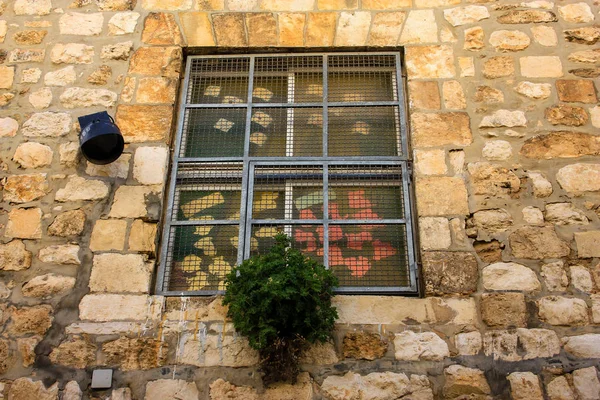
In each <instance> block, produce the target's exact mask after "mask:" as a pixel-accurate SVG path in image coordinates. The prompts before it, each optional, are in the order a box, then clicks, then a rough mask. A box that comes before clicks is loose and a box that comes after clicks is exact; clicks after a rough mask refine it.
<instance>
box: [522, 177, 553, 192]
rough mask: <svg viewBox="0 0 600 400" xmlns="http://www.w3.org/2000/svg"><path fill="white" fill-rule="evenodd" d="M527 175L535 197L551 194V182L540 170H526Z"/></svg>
mask: <svg viewBox="0 0 600 400" xmlns="http://www.w3.org/2000/svg"><path fill="white" fill-rule="evenodd" d="M527 176H528V177H529V179H531V185H532V187H533V195H534V196H535V197H548V196H550V195H551V194H552V191H553V189H552V183H550V181H549V180H548V179H546V177H545V176H544V175H542V174H541V173H540V172H528V173H527Z"/></svg>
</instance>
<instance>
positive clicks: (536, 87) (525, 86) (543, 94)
mask: <svg viewBox="0 0 600 400" xmlns="http://www.w3.org/2000/svg"><path fill="white" fill-rule="evenodd" d="M515 90H516V91H517V93H519V94H522V95H523V96H526V97H529V98H531V99H536V100H539V99H547V98H548V97H550V95H551V94H552V85H550V84H549V83H533V82H528V81H523V82H519V84H518V85H517V86H516V87H515Z"/></svg>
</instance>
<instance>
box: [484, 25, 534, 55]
mask: <svg viewBox="0 0 600 400" xmlns="http://www.w3.org/2000/svg"><path fill="white" fill-rule="evenodd" d="M530 43H531V40H530V39H529V36H527V34H525V33H523V32H521V31H507V30H498V31H494V32H492V34H491V35H490V44H491V45H492V46H494V48H495V49H496V51H503V52H504V51H519V50H524V49H526V48H527V47H529V44H530Z"/></svg>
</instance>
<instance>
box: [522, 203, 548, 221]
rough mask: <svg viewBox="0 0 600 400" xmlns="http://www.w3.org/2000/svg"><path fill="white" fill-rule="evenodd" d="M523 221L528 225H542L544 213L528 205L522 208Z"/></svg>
mask: <svg viewBox="0 0 600 400" xmlns="http://www.w3.org/2000/svg"><path fill="white" fill-rule="evenodd" d="M522 213H523V221H525V223H526V224H529V225H535V226H543V225H544V214H542V210H540V209H539V208H537V207H533V206H529V207H525V208H523V210H522Z"/></svg>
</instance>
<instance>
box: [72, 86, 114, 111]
mask: <svg viewBox="0 0 600 400" xmlns="http://www.w3.org/2000/svg"><path fill="white" fill-rule="evenodd" d="M60 102H61V104H62V106H63V107H65V108H84V107H96V106H102V107H113V106H114V105H115V104H116V103H117V94H116V93H115V92H112V91H110V90H107V89H86V88H80V87H70V88H68V89H66V90H65V91H64V92H63V93H62V94H61V95H60Z"/></svg>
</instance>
